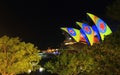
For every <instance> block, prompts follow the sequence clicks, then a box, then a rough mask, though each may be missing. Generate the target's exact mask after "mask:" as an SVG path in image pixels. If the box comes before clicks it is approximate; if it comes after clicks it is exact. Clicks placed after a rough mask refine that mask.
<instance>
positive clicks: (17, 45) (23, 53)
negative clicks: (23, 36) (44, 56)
mask: <svg viewBox="0 0 120 75" xmlns="http://www.w3.org/2000/svg"><path fill="white" fill-rule="evenodd" d="M38 52H39V50H38V49H37V47H35V46H34V45H33V44H32V43H25V42H21V40H20V39H19V38H18V37H14V38H13V37H12V38H10V37H8V36H3V37H1V38H0V73H1V74H2V75H16V74H21V73H25V72H26V73H27V72H28V70H36V69H37V68H38V67H39V65H38V64H37V63H38V62H39V61H40V59H41V58H40V56H39V55H38Z"/></svg>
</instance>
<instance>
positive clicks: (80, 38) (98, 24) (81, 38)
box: [61, 13, 112, 46]
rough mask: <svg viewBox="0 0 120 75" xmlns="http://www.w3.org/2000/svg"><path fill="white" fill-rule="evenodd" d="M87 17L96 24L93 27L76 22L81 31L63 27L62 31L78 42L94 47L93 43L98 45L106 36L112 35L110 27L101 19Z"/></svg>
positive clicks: (90, 15) (91, 15) (93, 16)
mask: <svg viewBox="0 0 120 75" xmlns="http://www.w3.org/2000/svg"><path fill="white" fill-rule="evenodd" d="M87 15H88V16H89V17H90V18H91V19H92V21H93V22H94V23H95V25H93V26H92V27H91V26H89V25H88V24H87V23H81V22H76V24H77V25H78V26H80V27H81V29H77V28H69V27H61V29H62V30H64V31H66V32H67V33H68V34H69V35H70V36H71V37H73V39H74V40H75V41H76V42H84V43H87V44H88V45H91V46H92V45H93V43H98V42H101V41H103V40H104V38H105V36H107V35H110V34H111V33H112V31H111V29H110V28H109V26H108V25H107V24H106V23H105V22H104V21H103V20H102V19H100V18H99V17H97V16H95V15H93V14H91V13H87Z"/></svg>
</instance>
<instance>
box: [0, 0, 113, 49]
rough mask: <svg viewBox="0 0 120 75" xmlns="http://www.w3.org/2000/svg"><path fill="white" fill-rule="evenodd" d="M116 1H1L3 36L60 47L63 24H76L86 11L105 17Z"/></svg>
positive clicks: (70, 25) (44, 45) (42, 46)
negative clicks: (106, 8)
mask: <svg viewBox="0 0 120 75" xmlns="http://www.w3.org/2000/svg"><path fill="white" fill-rule="evenodd" d="M110 3H112V0H47V1H46V0H44V1H42V0H37V1H36V0H28V1H27V0H9V1H5V0H3V1H2V0H1V1H0V36H3V35H8V36H10V37H16V36H18V37H20V38H21V39H22V40H23V41H26V42H31V43H34V44H35V45H36V46H38V47H39V48H40V49H45V48H48V47H57V46H59V45H60V43H61V42H62V41H63V40H64V35H62V31H61V30H60V27H63V26H66V27H75V22H76V21H82V20H87V19H86V18H87V17H86V12H90V13H93V14H95V15H98V16H100V17H103V15H104V13H105V7H106V6H107V5H108V4H110Z"/></svg>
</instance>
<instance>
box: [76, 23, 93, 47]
mask: <svg viewBox="0 0 120 75" xmlns="http://www.w3.org/2000/svg"><path fill="white" fill-rule="evenodd" d="M76 24H77V25H79V26H80V27H81V29H80V31H81V33H82V34H84V36H87V38H86V37H85V38H86V41H87V39H88V41H87V43H88V44H89V43H90V45H93V43H94V32H93V30H92V28H91V27H90V26H89V25H88V24H86V23H81V22H76Z"/></svg>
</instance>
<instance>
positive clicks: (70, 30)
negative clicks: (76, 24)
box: [67, 28, 76, 36]
mask: <svg viewBox="0 0 120 75" xmlns="http://www.w3.org/2000/svg"><path fill="white" fill-rule="evenodd" d="M67 30H68V33H69V34H70V35H71V36H76V32H75V31H74V29H73V28H67Z"/></svg>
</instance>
